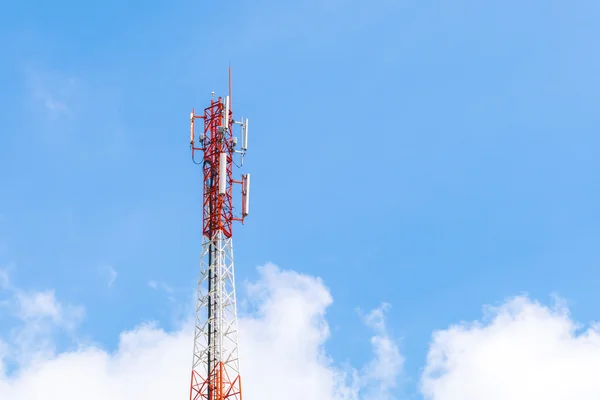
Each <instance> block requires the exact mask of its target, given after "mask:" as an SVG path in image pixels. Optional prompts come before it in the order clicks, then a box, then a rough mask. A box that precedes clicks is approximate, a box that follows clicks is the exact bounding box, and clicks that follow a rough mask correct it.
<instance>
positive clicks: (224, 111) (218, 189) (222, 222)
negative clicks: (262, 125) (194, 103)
mask: <svg viewBox="0 0 600 400" xmlns="http://www.w3.org/2000/svg"><path fill="white" fill-rule="evenodd" d="M231 100H232V93H231V67H230V68H229V94H228V95H227V96H225V98H223V97H218V98H217V99H216V100H215V98H214V92H213V93H212V95H211V99H210V106H208V107H206V108H205V109H204V114H203V115H196V114H195V111H194V109H192V112H191V114H190V147H191V149H192V160H193V161H194V163H196V164H200V165H202V169H203V172H204V198H203V210H204V211H203V234H204V235H205V236H207V237H208V238H212V237H213V236H214V235H215V234H216V233H218V232H222V233H223V234H224V235H225V236H226V237H228V238H229V237H231V235H232V224H233V221H240V222H242V224H243V223H244V220H245V218H246V217H247V216H248V212H249V210H250V174H246V175H241V179H239V180H235V179H233V166H234V165H235V166H236V167H240V168H241V167H242V166H243V165H244V156H245V155H246V152H247V150H248V119H247V118H246V119H244V118H240V119H239V120H236V119H235V118H234V114H233V110H232V101H231ZM198 119H202V120H204V124H203V128H202V132H201V133H200V134H199V135H198V134H197V133H196V130H198V129H199V128H200V127H196V126H195V125H196V120H198ZM235 128H238V129H235ZM236 131H237V132H236ZM198 153H201V154H202V160H201V161H200V160H199V154H198ZM236 159H239V164H238V163H237V162H236ZM236 184H237V185H240V186H241V207H240V208H239V209H236V207H234V206H233V197H234V196H233V185H236Z"/></svg>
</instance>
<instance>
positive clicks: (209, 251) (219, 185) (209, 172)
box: [190, 68, 250, 400]
mask: <svg viewBox="0 0 600 400" xmlns="http://www.w3.org/2000/svg"><path fill="white" fill-rule="evenodd" d="M197 120H203V121H204V126H203V130H202V133H200V134H199V137H196V132H195V127H194V125H195V123H196V121H197ZM198 122H199V121H198ZM190 124H191V131H190V145H191V148H192V160H193V161H194V162H195V163H196V164H200V165H202V170H203V175H204V194H203V216H202V235H203V241H202V256H201V268H200V277H199V280H198V294H197V302H196V320H195V321H196V324H195V325H196V326H195V332H194V357H193V363H192V378H191V388H190V400H242V381H241V377H240V367H239V356H238V332H237V329H238V328H237V311H236V295H235V281H234V268H233V248H232V243H231V241H232V225H233V221H240V222H242V224H243V223H244V219H245V217H246V216H247V215H248V210H249V189H250V174H246V175H242V176H241V180H234V179H233V165H234V164H235V165H236V166H238V164H237V163H236V161H235V159H234V156H236V155H237V156H239V166H241V165H243V162H244V155H245V154H246V149H247V147H248V119H246V120H243V118H242V119H241V120H240V121H236V120H234V119H233V113H232V111H231V68H230V69H229V95H228V96H226V97H225V99H222V98H221V97H219V98H217V100H215V99H214V92H213V95H212V98H211V100H210V106H209V107H207V108H205V109H204V115H196V114H195V113H194V110H192V113H191V116H190ZM236 125H239V126H240V128H241V129H240V140H241V143H238V138H237V136H236V135H235V133H234V127H235V126H236ZM197 128H198V130H199V128H200V126H198V127H197ZM198 153H201V154H202V160H201V161H200V160H198V159H199V156H198ZM237 156H236V157H235V158H238V157H237ZM234 185H240V187H241V203H242V204H241V212H238V211H236V209H235V208H234V207H233V187H234Z"/></svg>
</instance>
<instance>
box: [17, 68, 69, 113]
mask: <svg viewBox="0 0 600 400" xmlns="http://www.w3.org/2000/svg"><path fill="white" fill-rule="evenodd" d="M27 84H28V86H29V90H30V93H31V96H32V97H33V99H34V100H36V101H37V102H38V103H39V104H40V105H41V106H43V107H44V108H45V109H46V110H47V111H48V112H49V113H50V114H51V115H54V116H58V115H61V114H69V113H70V112H71V109H70V107H69V106H68V104H67V100H66V99H69V98H72V94H73V91H74V87H75V84H76V80H75V79H73V78H65V77H62V76H59V75H57V74H52V73H49V72H45V73H42V71H40V70H32V69H30V70H28V76H27Z"/></svg>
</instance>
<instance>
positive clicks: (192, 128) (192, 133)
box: [190, 110, 194, 146]
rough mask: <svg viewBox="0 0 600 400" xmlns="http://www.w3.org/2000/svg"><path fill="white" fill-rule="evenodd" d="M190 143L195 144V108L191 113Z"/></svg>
mask: <svg viewBox="0 0 600 400" xmlns="http://www.w3.org/2000/svg"><path fill="white" fill-rule="evenodd" d="M190 126H191V129H190V144H191V145H192V146H193V145H194V110H192V112H191V113H190Z"/></svg>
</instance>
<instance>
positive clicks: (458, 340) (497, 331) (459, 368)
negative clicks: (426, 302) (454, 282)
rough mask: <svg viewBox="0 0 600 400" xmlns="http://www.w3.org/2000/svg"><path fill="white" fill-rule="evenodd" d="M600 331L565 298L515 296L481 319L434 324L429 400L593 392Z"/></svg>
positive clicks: (566, 398) (559, 397)
mask: <svg viewBox="0 0 600 400" xmlns="http://www.w3.org/2000/svg"><path fill="white" fill-rule="evenodd" d="M599 367H600V332H599V330H598V328H597V327H596V326H592V327H590V328H588V329H587V330H584V331H582V330H581V327H580V326H578V325H576V324H575V323H574V322H573V321H572V320H571V318H570V316H569V313H568V310H567V309H566V307H564V305H562V304H560V303H559V304H557V305H555V306H554V307H545V306H542V305H540V304H538V303H535V302H532V301H531V300H529V299H527V298H524V297H518V298H515V299H512V300H510V301H508V302H507V303H506V304H504V305H502V306H501V307H496V308H488V309H487V317H486V321H485V322H475V323H471V324H463V325H459V326H453V327H450V328H449V329H447V330H444V331H440V332H436V333H435V334H434V336H433V343H432V344H431V348H430V351H429V355H428V358H427V365H426V367H425V371H424V375H423V379H422V391H423V394H424V397H425V399H428V400H481V399H486V400H506V399H510V400H532V399H544V400H570V399H577V400H592V399H594V400H595V399H600V380H599V379H598V377H597V371H598V368H599Z"/></svg>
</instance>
